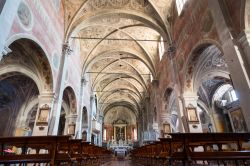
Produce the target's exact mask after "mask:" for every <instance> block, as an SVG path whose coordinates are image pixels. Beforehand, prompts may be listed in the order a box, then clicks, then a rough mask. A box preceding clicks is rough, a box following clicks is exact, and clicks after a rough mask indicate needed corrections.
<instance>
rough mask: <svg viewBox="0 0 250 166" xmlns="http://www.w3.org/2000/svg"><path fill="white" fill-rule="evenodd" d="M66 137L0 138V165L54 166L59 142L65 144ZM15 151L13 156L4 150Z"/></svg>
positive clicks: (67, 138)
mask: <svg viewBox="0 0 250 166" xmlns="http://www.w3.org/2000/svg"><path fill="white" fill-rule="evenodd" d="M68 140H69V137H68V136H34V137H5V138H0V144H1V155H0V163H1V164H14V163H49V164H50V165H54V159H55V155H56V149H57V145H58V143H59V142H67V141H68ZM6 148H11V149H13V148H14V149H16V153H15V154H6V153H5V152H4V149H6Z"/></svg>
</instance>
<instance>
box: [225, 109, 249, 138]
mask: <svg viewBox="0 0 250 166" xmlns="http://www.w3.org/2000/svg"><path fill="white" fill-rule="evenodd" d="M229 117H230V121H231V126H232V129H233V131H234V132H236V133H241V132H247V130H246V124H245V120H244V116H243V114H242V112H241V109H240V108H236V109H232V110H229Z"/></svg>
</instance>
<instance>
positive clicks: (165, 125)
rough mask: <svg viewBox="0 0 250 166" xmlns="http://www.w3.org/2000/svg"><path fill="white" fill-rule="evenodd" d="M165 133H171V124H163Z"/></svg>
mask: <svg viewBox="0 0 250 166" xmlns="http://www.w3.org/2000/svg"><path fill="white" fill-rule="evenodd" d="M163 133H164V134H166V133H171V128H170V124H169V123H164V124H163Z"/></svg>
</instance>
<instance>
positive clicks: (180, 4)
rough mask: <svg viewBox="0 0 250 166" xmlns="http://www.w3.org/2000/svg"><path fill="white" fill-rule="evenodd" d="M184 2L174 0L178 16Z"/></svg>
mask: <svg viewBox="0 0 250 166" xmlns="http://www.w3.org/2000/svg"><path fill="white" fill-rule="evenodd" d="M186 2H187V0H176V7H177V11H178V14H179V15H180V14H181V11H182V9H183V6H184V5H185V3H186Z"/></svg>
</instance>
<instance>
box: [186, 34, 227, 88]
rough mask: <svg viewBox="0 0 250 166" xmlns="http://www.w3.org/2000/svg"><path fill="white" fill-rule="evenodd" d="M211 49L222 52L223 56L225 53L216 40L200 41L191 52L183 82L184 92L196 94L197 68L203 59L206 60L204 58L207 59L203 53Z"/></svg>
mask: <svg viewBox="0 0 250 166" xmlns="http://www.w3.org/2000/svg"><path fill="white" fill-rule="evenodd" d="M209 47H214V48H216V49H217V50H218V51H220V53H221V55H223V51H222V48H221V46H220V44H219V43H218V42H217V41H215V40H211V39H207V40H201V41H199V42H198V43H197V44H196V45H195V46H194V47H193V49H192V50H191V52H190V54H189V56H188V59H187V61H186V63H185V65H184V69H185V70H184V74H185V75H184V81H183V85H182V89H183V91H186V92H194V76H195V74H196V73H195V72H197V71H196V68H197V66H196V65H197V63H199V62H202V58H203V60H205V59H204V58H206V57H204V56H203V57H202V56H201V55H202V53H203V52H204V51H206V49H208V48H209Z"/></svg>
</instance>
